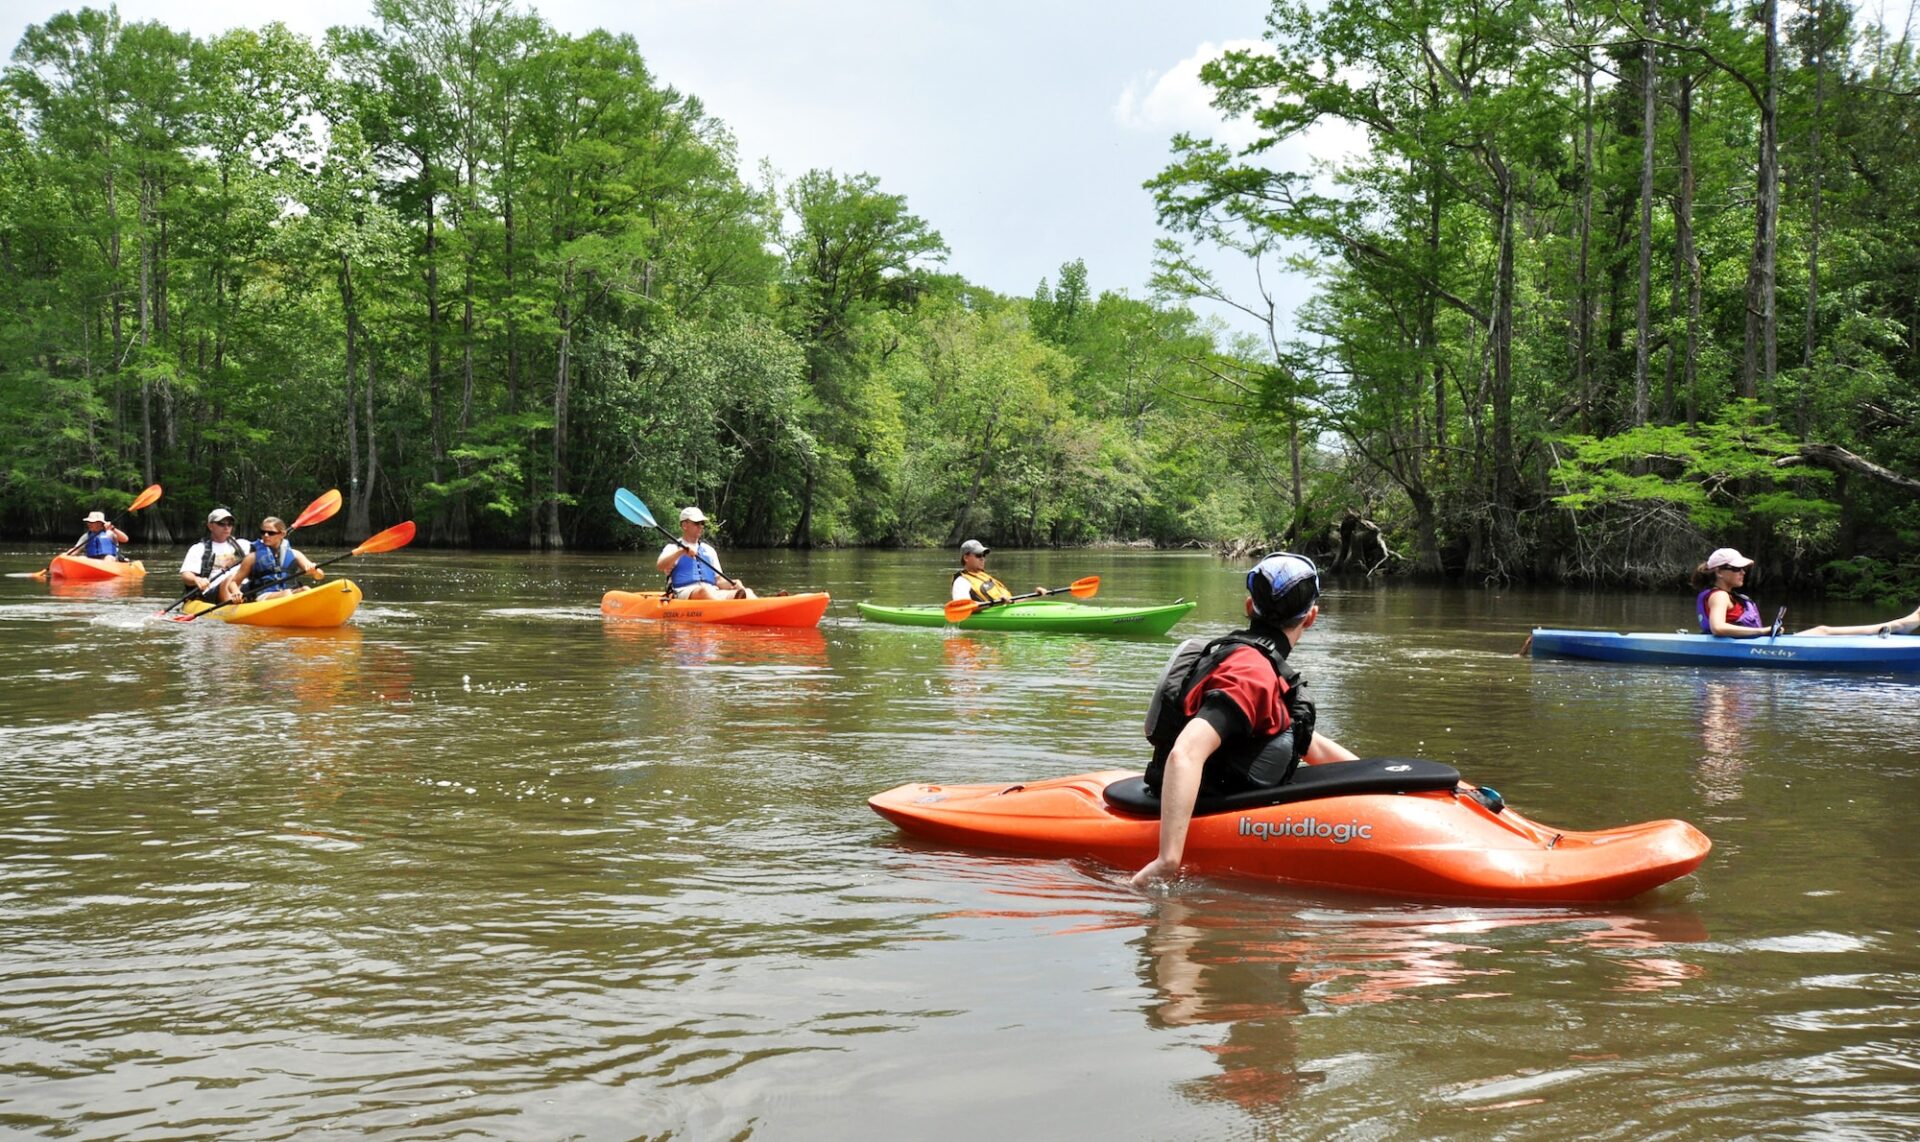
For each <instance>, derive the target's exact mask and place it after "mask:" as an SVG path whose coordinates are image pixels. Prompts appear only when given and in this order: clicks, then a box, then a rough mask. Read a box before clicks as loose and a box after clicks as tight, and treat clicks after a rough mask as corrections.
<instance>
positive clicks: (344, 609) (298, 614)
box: [186, 579, 360, 627]
mask: <svg viewBox="0 0 1920 1142" xmlns="http://www.w3.org/2000/svg"><path fill="white" fill-rule="evenodd" d="M359 605H360V588H359V587H357V586H355V585H354V582H353V580H351V579H336V580H334V581H333V582H331V583H322V584H320V585H319V586H317V587H302V588H300V589H299V590H297V591H281V592H278V593H276V594H272V595H268V596H266V597H265V598H261V599H256V600H254V601H253V602H251V603H235V604H233V605H232V606H230V607H215V606H213V605H212V604H210V603H203V602H201V601H200V600H198V599H195V600H193V601H192V602H190V603H188V604H187V605H186V612H187V614H189V615H198V614H201V613H203V612H207V611H211V612H213V613H212V615H211V616H209V617H211V618H216V619H219V620H220V621H221V622H223V623H238V624H240V625H241V626H250V627H337V626H339V625H340V624H341V623H344V622H346V621H347V620H348V619H350V618H352V617H353V612H354V609H355V608H357V607H359Z"/></svg>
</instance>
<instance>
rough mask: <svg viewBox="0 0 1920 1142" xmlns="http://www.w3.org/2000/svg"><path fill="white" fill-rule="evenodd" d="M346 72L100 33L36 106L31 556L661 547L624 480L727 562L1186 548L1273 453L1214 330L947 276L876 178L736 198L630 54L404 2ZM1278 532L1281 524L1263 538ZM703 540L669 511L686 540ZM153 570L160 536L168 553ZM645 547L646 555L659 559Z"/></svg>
mask: <svg viewBox="0 0 1920 1142" xmlns="http://www.w3.org/2000/svg"><path fill="white" fill-rule="evenodd" d="M373 16H374V21H373V23H372V24H371V25H370V26H367V27H357V28H339V29H335V30H334V31H333V32H332V33H330V34H329V35H328V36H327V37H326V39H325V42H324V43H319V44H316V43H312V42H309V41H306V40H304V39H302V38H301V37H299V36H296V35H293V34H291V33H289V32H288V31H287V30H286V29H285V28H283V27H281V26H278V25H269V26H267V27H265V28H262V29H259V30H236V31H231V32H228V33H226V34H224V35H221V36H218V37H215V38H213V39H208V40H199V39H194V38H192V37H190V36H187V35H183V34H180V33H177V32H174V31H171V30H169V29H167V28H165V27H162V26H159V25H157V24H131V23H126V22H123V21H122V20H121V19H120V18H119V16H118V15H117V14H116V13H115V12H113V11H99V10H93V9H83V10H80V11H77V12H71V13H66V14H62V15H59V16H56V17H54V18H53V19H50V20H48V21H47V22H46V23H44V24H42V25H38V26H36V27H33V28H31V29H30V30H29V31H28V32H27V34H26V35H25V37H24V38H23V39H22V41H21V43H20V44H19V46H18V48H17V49H16V51H15V53H14V61H13V66H12V67H11V68H10V69H9V70H8V71H7V73H6V76H5V82H4V85H0V276H4V281H5V286H4V288H3V289H0V526H4V527H5V528H6V529H7V530H10V531H13V532H15V533H31V534H41V535H45V534H57V535H61V536H65V535H66V534H67V533H68V532H77V530H78V526H77V523H76V522H75V521H77V520H78V518H79V514H80V512H81V511H82V510H83V509H90V508H94V507H111V506H124V505H125V504H126V503H127V500H128V498H129V497H130V494H131V492H132V491H134V490H136V489H138V488H139V487H142V486H144V485H145V484H147V483H150V482H154V481H160V482H162V483H164V484H165V486H166V488H167V497H166V499H165V500H164V502H163V503H162V504H161V505H160V506H159V507H158V508H155V509H153V510H152V511H151V512H150V513H149V514H148V516H147V517H145V518H146V521H147V523H148V524H149V526H151V525H152V524H153V523H155V522H158V523H159V524H161V525H164V526H163V530H162V531H161V533H160V534H161V535H162V536H164V534H165V527H170V529H171V530H172V531H173V532H174V533H175V534H182V533H186V534H195V533H197V532H198V523H197V521H198V518H199V516H200V515H201V514H202V513H204V512H205V511H206V510H207V508H208V507H209V506H211V505H212V504H214V503H216V502H217V503H225V504H231V505H232V506H233V507H234V508H235V509H236V510H240V511H241V512H242V513H243V514H244V515H251V516H255V517H257V516H258V515H260V514H264V513H266V512H269V511H277V512H281V513H284V514H291V512H292V511H294V510H297V508H298V507H299V505H301V504H304V503H305V502H306V501H307V500H308V499H310V498H311V497H312V496H313V495H314V494H315V493H316V492H318V491H319V490H321V489H323V488H325V487H327V486H329V485H337V486H339V487H341V488H343V489H346V490H347V492H348V496H347V499H348V509H347V514H346V516H345V517H344V518H345V520H346V522H347V524H348V528H347V530H348V533H349V535H350V536H355V537H358V536H362V535H365V534H366V533H367V532H368V531H369V530H371V529H373V528H376V527H378V526H379V525H380V524H381V523H382V522H391V521H392V520H394V519H397V518H400V517H418V518H419V520H420V521H421V524H422V537H423V541H427V542H434V543H441V544H488V545H514V546H518V545H528V546H533V547H542V548H559V547H564V546H574V545H584V546H592V545H596V544H603V543H607V542H611V541H614V540H619V539H628V540H631V539H633V538H634V535H633V531H632V529H631V528H630V527H629V526H628V525H626V524H624V523H622V522H620V521H619V518H618V517H617V516H616V515H615V514H614V512H613V511H612V505H611V502H610V496H611V492H612V490H613V489H614V488H615V487H618V486H621V485H626V486H630V487H632V488H634V489H635V490H636V491H639V492H640V493H641V494H642V496H643V497H644V498H646V499H648V500H651V501H653V502H655V503H656V505H658V506H659V507H660V508H665V509H669V510H670V509H671V508H672V507H674V506H675V505H678V504H680V503H686V502H699V503H701V504H703V505H704V506H705V507H706V508H707V509H708V510H709V511H710V512H714V513H716V514H717V515H718V516H719V518H720V519H721V520H722V521H723V524H724V526H723V528H722V530H721V533H720V534H721V536H722V538H723V540H724V541H726V542H730V543H736V544H740V543H745V544H776V543H794V544H817V543H883V544H911V543H927V542H951V541H954V540H955V539H956V537H958V536H959V535H960V534H961V533H962V532H966V533H969V534H979V535H982V536H984V537H986V538H988V539H991V540H996V541H998V540H1017V541H1021V542H1031V543H1046V542H1060V543H1070V542H1085V541H1090V540H1098V539H1103V538H1127V539H1132V538H1136V537H1147V538H1151V539H1155V540H1159V541H1163V542H1176V541H1181V540H1186V539H1191V538H1195V537H1201V536H1206V535H1209V534H1211V533H1213V532H1214V531H1215V530H1217V529H1218V528H1219V527H1222V526H1227V527H1231V528H1236V529H1239V530H1241V531H1245V532H1248V533H1254V532H1258V531H1260V530H1262V529H1264V528H1265V527H1267V526H1268V525H1269V524H1270V522H1271V521H1270V520H1267V519H1265V518H1264V517H1263V516H1262V514H1261V511H1262V509H1261V508H1260V506H1259V505H1257V504H1243V505H1239V506H1238V507H1237V508H1236V509H1235V510H1233V511H1229V512H1224V513H1223V510H1222V508H1221V505H1220V504H1219V503H1218V502H1216V500H1215V499H1214V496H1213V493H1212V489H1214V488H1216V487H1219V486H1223V485H1227V484H1230V483H1232V482H1233V480H1234V477H1233V475H1232V472H1231V468H1230V466H1229V463H1230V457H1229V456H1228V455H1227V454H1226V453H1222V452H1216V451H1211V450H1207V449H1205V448H1196V443H1197V442H1196V441H1195V439H1194V434H1195V430H1196V426H1197V425H1202V424H1205V423H1208V422H1218V425H1219V427H1217V428H1207V429H1204V430H1203V431H1204V433H1205V434H1206V435H1211V436H1214V437H1216V438H1217V439H1219V440H1221V441H1224V442H1227V443H1229V444H1231V445H1235V446H1238V447H1243V448H1244V447H1245V445H1243V444H1241V443H1240V442H1242V441H1244V440H1247V439H1251V438H1253V437H1256V436H1257V435H1258V429H1257V427H1250V426H1248V425H1246V424H1244V423H1241V421H1240V419H1239V418H1238V416H1237V414H1236V413H1235V411H1234V410H1233V408H1232V407H1231V406H1230V405H1221V406H1217V407H1199V410H1198V411H1197V412H1195V411H1194V409H1193V408H1189V407H1186V406H1187V405H1188V404H1189V403H1190V398H1192V397H1194V396H1204V394H1205V393H1206V392H1207V391H1208V390H1209V389H1210V387H1211V386H1212V384H1213V381H1212V373H1211V372H1210V369H1209V365H1208V362H1209V361H1210V360H1211V359H1212V358H1213V357H1215V356H1218V355H1219V350H1218V349H1216V346H1215V344H1214V340H1213V338H1212V336H1211V335H1210V334H1209V333H1208V332H1207V331H1206V330H1205V329H1203V328H1202V326H1201V325H1200V323H1199V322H1198V321H1197V320H1196V319H1195V318H1194V316H1193V315H1192V314H1191V313H1189V312H1187V311H1186V310H1184V309H1180V308H1177V307H1171V308H1170V307H1168V306H1165V305H1157V304H1153V303H1150V302H1147V301H1141V300H1134V299H1130V298H1128V297H1125V296H1122V295H1119V294H1103V295H1101V296H1098V297H1094V296H1091V295H1090V292H1089V289H1088V286H1087V274H1086V270H1085V267H1084V266H1083V265H1081V264H1079V263H1078V262H1075V263H1071V264H1069V265H1067V266H1066V267H1065V268H1064V269H1063V270H1062V273H1061V275H1060V282H1059V285H1058V286H1057V287H1053V286H1048V285H1046V284H1045V283H1043V285H1042V290H1041V296H1040V298H1039V299H1038V300H1037V301H1035V300H1030V299H1019V298H1007V297H1001V296H996V295H994V294H993V293H992V292H990V291H988V290H984V289H981V288H979V287H977V286H974V285H972V284H970V283H968V282H966V281H963V280H960V279H958V278H955V277H953V276H950V275H944V274H942V273H940V272H939V266H940V263H941V262H942V261H943V260H944V258H945V256H946V253H947V249H946V245H945V243H944V241H943V240H942V239H941V237H940V235H939V233H938V231H937V230H936V229H935V227H934V226H933V225H932V224H931V223H930V222H929V221H928V220H926V219H923V218H920V217H918V216H917V215H915V214H914V213H913V212H912V210H911V209H910V207H909V205H908V204H907V202H906V201H905V200H904V199H903V198H901V197H900V196H899V195H896V194H891V193H888V192H887V191H886V190H885V189H884V188H883V186H882V185H881V183H880V180H879V179H878V178H876V177H875V176H873V175H870V174H852V175H848V174H840V173H835V172H832V171H825V170H815V171H809V172H806V173H805V174H803V175H801V176H799V177H798V178H795V179H793V180H792V181H790V182H785V183H784V184H782V183H781V182H780V181H779V180H778V179H776V178H775V177H774V176H773V175H771V174H767V175H763V176H761V177H758V178H754V179H748V178H745V177H743V176H742V174H741V172H740V170H739V169H738V163H737V161H736V156H735V153H734V148H733V144H732V141H731V139H730V137H729V136H728V133H727V131H726V129H725V128H724V126H723V125H722V124H721V123H719V122H717V121H716V120H715V119H714V118H713V117H712V116H710V115H709V114H707V113H706V111H705V109H704V108H703V107H702V105H701V103H700V101H699V100H698V99H697V98H696V97H694V96H693V95H691V94H688V93H685V92H680V91H676V90H674V89H673V88H671V87H668V86H665V85H663V84H661V83H660V82H659V81H658V80H657V79H656V78H655V77H654V76H653V75H652V74H650V73H649V71H648V69H647V66H646V62H645V59H644V57H643V55H642V52H641V49H640V46H639V45H637V44H636V43H635V42H634V41H633V40H632V39H631V38H630V37H626V36H618V35H612V34H608V33H605V32H594V33H590V34H587V35H583V36H567V35H562V34H559V33H558V32H556V31H555V30H554V29H552V28H551V27H549V26H548V25H546V24H545V23H544V22H542V21H541V20H540V19H539V18H538V17H537V16H533V15H529V14H526V13H523V12H522V11H520V10H518V9H516V8H514V7H512V6H510V5H508V4H506V3H504V2H501V0H483V2H481V3H477V4H463V5H458V6H455V5H447V4H441V3H437V2H436V0H378V2H377V3H376V5H375V7H374V12H373ZM1266 510H1273V509H1272V508H1271V507H1269V508H1268V509H1266ZM669 518H670V517H669ZM148 534H149V536H150V537H151V536H152V535H153V534H154V533H153V532H151V531H149V533H148ZM648 542H651V541H648Z"/></svg>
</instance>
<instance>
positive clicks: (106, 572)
mask: <svg viewBox="0 0 1920 1142" xmlns="http://www.w3.org/2000/svg"><path fill="white" fill-rule="evenodd" d="M146 573H147V565H146V564H144V563H142V562H140V561H139V560H138V559H135V560H133V561H132V562H122V561H121V560H118V559H89V558H88V557H87V556H85V555H56V556H54V557H53V562H52V563H50V564H49V565H48V566H47V577H48V578H50V579H80V580H86V581H91V582H96V583H97V582H100V581H101V580H103V579H125V578H127V577H128V576H131V575H145V574H146Z"/></svg>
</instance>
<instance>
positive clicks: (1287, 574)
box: [1247, 551, 1320, 626]
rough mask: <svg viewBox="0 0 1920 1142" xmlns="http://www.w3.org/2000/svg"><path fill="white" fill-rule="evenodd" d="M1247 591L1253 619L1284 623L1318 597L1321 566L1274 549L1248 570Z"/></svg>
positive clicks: (1302, 611) (1308, 607) (1296, 616)
mask: <svg viewBox="0 0 1920 1142" xmlns="http://www.w3.org/2000/svg"><path fill="white" fill-rule="evenodd" d="M1247 594H1248V596H1249V597H1251V598H1252V599H1253V614H1254V617H1255V618H1257V619H1259V620H1260V621H1262V622H1267V623H1272V624H1274V625H1276V626H1286V625H1287V624H1289V623H1292V622H1294V621H1295V620H1297V619H1299V618H1300V617H1301V616H1303V615H1305V614H1306V613H1307V611H1308V610H1309V609H1311V608H1312V606H1313V604H1314V602H1315V601H1316V600H1317V599H1319V598H1320V568H1318V567H1316V566H1314V564H1313V560H1311V559H1309V558H1307V557H1306V556H1304V555H1295V554H1293V553H1292V552H1291V551H1276V552H1274V553H1273V554H1271V555H1267V556H1263V557H1262V558H1261V560H1260V562H1258V563H1256V564H1254V565H1253V570H1251V571H1249V572H1247Z"/></svg>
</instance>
